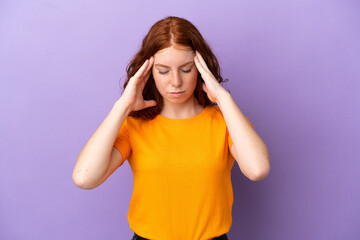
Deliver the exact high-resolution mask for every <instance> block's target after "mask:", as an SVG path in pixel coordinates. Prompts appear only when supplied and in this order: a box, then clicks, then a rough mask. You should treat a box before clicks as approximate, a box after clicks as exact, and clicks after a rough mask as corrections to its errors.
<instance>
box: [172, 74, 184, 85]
mask: <svg viewBox="0 0 360 240" xmlns="http://www.w3.org/2000/svg"><path fill="white" fill-rule="evenodd" d="M170 83H171V85H172V86H174V87H180V86H181V85H182V80H181V78H180V74H179V72H177V71H175V72H174V74H173V75H172V76H171V81H170Z"/></svg>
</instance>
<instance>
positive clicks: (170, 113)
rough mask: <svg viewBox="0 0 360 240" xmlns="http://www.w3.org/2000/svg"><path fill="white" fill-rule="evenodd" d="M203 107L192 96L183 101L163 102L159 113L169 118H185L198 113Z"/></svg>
mask: <svg viewBox="0 0 360 240" xmlns="http://www.w3.org/2000/svg"><path fill="white" fill-rule="evenodd" d="M203 109H204V108H203V106H201V105H200V104H199V102H198V101H197V99H196V98H195V97H194V96H193V97H192V98H190V99H189V100H188V101H186V102H184V103H170V102H164V107H163V109H162V110H161V112H160V115H162V116H164V117H166V118H170V119H185V118H191V117H194V116H196V115H198V114H200V113H201V111H202V110H203Z"/></svg>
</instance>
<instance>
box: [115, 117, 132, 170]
mask: <svg viewBox="0 0 360 240" xmlns="http://www.w3.org/2000/svg"><path fill="white" fill-rule="evenodd" d="M114 147H116V148H117V149H118V150H119V151H120V153H121V155H122V157H123V162H122V163H124V162H125V160H126V159H128V158H129V156H130V152H131V144H130V138H129V132H128V118H125V120H124V122H123V124H122V125H121V128H120V130H119V132H118V134H117V137H116V139H115V142H114Z"/></svg>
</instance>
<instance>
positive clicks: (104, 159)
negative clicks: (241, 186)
mask: <svg viewBox="0 0 360 240" xmlns="http://www.w3.org/2000/svg"><path fill="white" fill-rule="evenodd" d="M153 63H154V58H153V57H151V58H150V60H146V61H145V63H144V64H143V65H142V66H141V67H140V69H139V70H138V71H137V72H136V74H135V75H134V76H133V77H131V78H130V79H129V82H128V85H127V86H126V88H125V90H124V93H123V94H122V96H121V98H120V99H119V100H117V101H116V103H115V104H114V106H113V108H112V109H111V111H110V113H109V114H108V116H107V117H106V118H105V120H104V121H103V122H102V123H101V125H100V126H99V128H98V129H97V130H96V131H95V133H94V134H93V135H92V136H91V138H90V139H89V141H88V142H87V143H86V145H85V146H84V148H83V149H82V151H81V152H80V154H79V156H78V159H77V161H76V164H75V168H74V171H73V174H72V178H73V181H74V183H75V184H76V185H77V186H79V187H80V188H84V189H92V188H95V187H97V186H99V185H100V184H102V183H103V182H104V181H105V180H106V179H107V178H108V177H109V176H110V175H111V174H112V173H113V172H114V171H115V170H116V168H118V167H119V166H120V165H121V164H122V162H123V156H122V155H121V153H120V152H119V151H118V150H117V149H116V148H114V147H113V146H114V142H115V140H116V137H117V134H118V132H119V131H120V128H121V126H122V124H123V122H124V120H125V118H126V116H127V115H128V114H129V113H130V112H131V111H137V110H140V109H143V108H147V107H152V106H155V105H156V102H155V101H154V100H148V101H145V100H144V99H143V96H142V92H143V89H144V86H145V84H146V81H147V80H148V78H149V76H150V74H151V71H150V70H151V68H152V64H153Z"/></svg>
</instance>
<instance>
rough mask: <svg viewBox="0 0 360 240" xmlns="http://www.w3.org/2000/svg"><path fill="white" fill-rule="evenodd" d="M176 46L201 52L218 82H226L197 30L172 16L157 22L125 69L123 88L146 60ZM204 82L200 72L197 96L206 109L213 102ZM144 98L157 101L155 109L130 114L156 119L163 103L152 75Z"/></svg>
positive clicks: (213, 56) (195, 94)
mask: <svg viewBox="0 0 360 240" xmlns="http://www.w3.org/2000/svg"><path fill="white" fill-rule="evenodd" d="M173 45H179V46H183V47H189V48H191V49H192V50H193V51H198V52H199V53H200V54H201V56H202V57H203V58H204V60H205V62H206V64H207V66H208V68H209V70H210V71H211V73H212V74H213V75H214V77H215V78H216V79H217V81H218V82H219V83H221V82H223V79H222V77H221V75H220V66H219V63H218V60H217V59H216V57H215V55H214V54H213V52H212V51H211V49H210V47H209V45H208V44H207V43H206V41H205V40H204V38H203V37H202V36H201V34H200V32H199V31H198V30H197V29H196V27H195V26H194V25H193V24H192V23H191V22H189V21H188V20H186V19H183V18H179V17H173V16H170V17H167V18H164V19H162V20H160V21H158V22H156V23H155V24H154V25H153V26H152V27H151V28H150V30H149V32H148V33H147V35H146V36H145V38H144V40H143V42H142V45H141V48H140V50H139V51H138V52H137V53H136V55H135V56H134V58H133V59H132V60H131V61H130V63H129V64H128V66H127V68H126V72H127V80H126V81H125V83H124V89H125V88H126V86H127V84H128V82H129V80H130V78H131V77H132V76H133V75H134V74H135V73H136V72H137V71H138V70H139V68H140V67H141V66H142V64H143V63H144V62H145V60H146V59H148V58H150V57H151V56H153V55H154V54H155V53H156V52H157V51H159V50H162V49H164V48H168V47H171V46H173ZM202 81H203V80H202V78H201V74H200V73H199V74H198V78H197V84H196V88H195V91H194V96H195V98H196V99H197V100H198V102H199V104H201V105H202V106H203V107H206V106H212V105H214V103H213V102H211V101H210V99H209V98H208V97H207V94H206V92H204V91H203V89H202ZM143 98H144V100H155V101H156V106H154V107H149V108H145V109H141V110H139V111H133V112H131V113H130V114H129V115H130V116H133V117H136V118H142V119H147V120H150V119H153V118H155V117H156V115H158V114H159V113H160V111H161V110H162V108H163V106H164V103H163V99H162V96H161V94H160V93H159V91H158V90H157V88H156V86H155V82H154V78H153V76H152V73H151V74H150V77H149V79H148V81H147V83H146V84H145V87H144V90H143Z"/></svg>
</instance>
